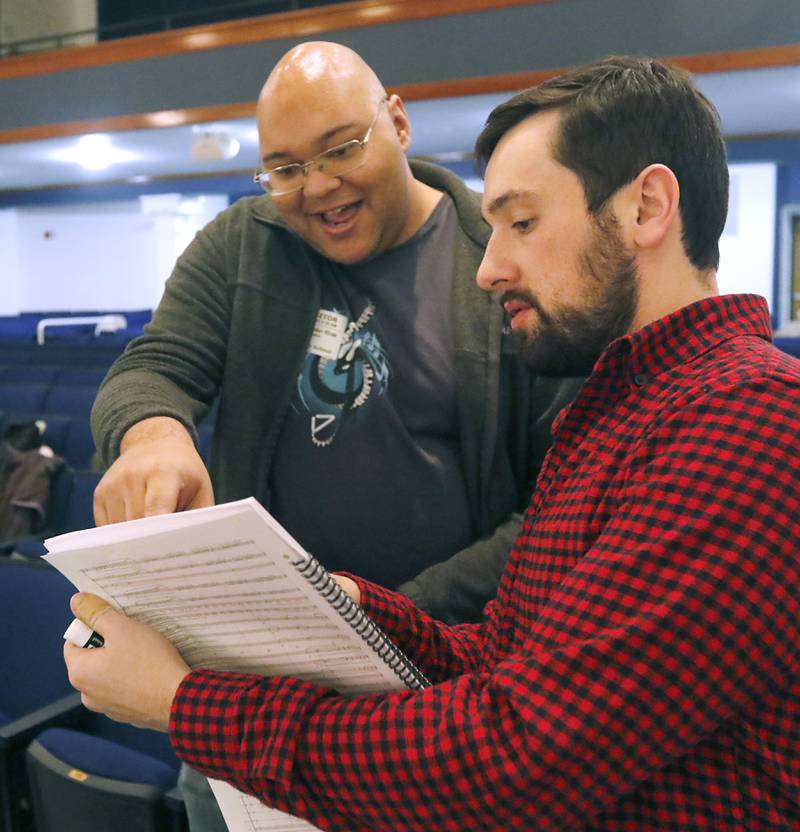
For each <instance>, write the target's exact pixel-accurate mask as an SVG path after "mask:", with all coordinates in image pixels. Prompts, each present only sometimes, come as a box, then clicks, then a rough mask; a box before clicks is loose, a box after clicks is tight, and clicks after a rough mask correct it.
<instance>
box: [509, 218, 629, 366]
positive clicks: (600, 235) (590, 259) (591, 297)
mask: <svg viewBox="0 0 800 832" xmlns="http://www.w3.org/2000/svg"><path fill="white" fill-rule="evenodd" d="M578 273H579V274H580V275H582V276H585V277H586V278H588V279H587V281H586V297H587V301H586V303H585V304H584V305H583V306H582V307H576V306H573V307H561V308H556V309H551V310H550V311H549V312H548V311H546V310H545V309H543V308H542V306H541V304H540V303H539V301H538V300H537V298H536V297H534V296H533V295H532V294H529V293H528V292H527V291H524V290H512V291H509V292H506V293H504V294H503V296H502V298H501V302H502V303H506V302H507V301H511V300H521V301H524V302H525V303H527V304H528V305H530V306H531V308H532V309H533V310H535V312H536V315H537V316H538V318H539V325H538V327H537V328H536V331H535V332H525V331H522V330H515V331H513V332H512V335H513V337H514V338H515V340H516V344H517V351H518V354H519V355H520V357H521V359H522V360H523V361H524V362H525V364H527V365H528V366H529V367H530V368H531V370H533V371H534V372H535V373H536V374H537V375H540V376H546V377H550V378H558V377H566V376H586V375H589V373H590V372H591V371H592V368H593V367H594V365H595V364H596V363H597V359H598V358H599V357H600V355H601V354H602V353H603V351H604V350H605V348H606V347H607V346H608V345H609V344H610V343H611V342H612V341H614V340H615V339H616V338H619V337H620V336H622V335H625V334H626V333H627V332H628V331H629V329H630V325H631V323H632V321H633V316H634V313H635V311H636V305H637V302H638V298H639V284H638V279H637V278H638V275H637V271H636V263H635V260H634V258H633V256H632V255H631V254H629V252H628V251H627V249H626V248H625V245H624V243H623V242H622V239H621V237H620V235H619V230H618V223H617V220H616V218H615V217H614V215H613V214H611V213H610V212H601V213H600V214H598V216H597V217H595V218H594V220H593V228H592V237H591V240H590V241H589V244H588V245H587V246H586V247H585V248H584V250H583V251H582V252H581V253H580V254H579V255H578Z"/></svg>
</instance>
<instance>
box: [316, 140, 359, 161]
mask: <svg viewBox="0 0 800 832" xmlns="http://www.w3.org/2000/svg"><path fill="white" fill-rule="evenodd" d="M357 147H358V142H357V141H352V142H345V143H344V144H338V145H336V147H332V148H331V149H330V150H326V151H325V153H323V154H322V155H323V156H324V157H325V158H326V159H331V160H334V161H336V160H339V159H346V158H347V157H348V156H352V155H353V153H354V152H355V150H356V148H357Z"/></svg>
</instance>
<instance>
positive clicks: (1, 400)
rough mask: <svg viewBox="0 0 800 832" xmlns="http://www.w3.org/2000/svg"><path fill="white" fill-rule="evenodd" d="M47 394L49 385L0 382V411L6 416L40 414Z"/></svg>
mask: <svg viewBox="0 0 800 832" xmlns="http://www.w3.org/2000/svg"><path fill="white" fill-rule="evenodd" d="M49 392H50V385H49V384H33V383H28V382H23V381H18V382H13V381H7V382H6V381H4V382H0V410H5V411H6V413H7V414H12V413H20V412H23V413H31V412H34V413H36V412H42V411H43V410H44V404H45V400H46V399H47V394H48V393H49Z"/></svg>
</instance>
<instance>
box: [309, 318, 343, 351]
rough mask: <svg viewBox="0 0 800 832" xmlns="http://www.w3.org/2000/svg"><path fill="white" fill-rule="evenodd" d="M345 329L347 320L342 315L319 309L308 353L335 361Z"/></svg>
mask: <svg viewBox="0 0 800 832" xmlns="http://www.w3.org/2000/svg"><path fill="white" fill-rule="evenodd" d="M346 328H347V318H346V317H345V316H344V315H341V314H340V313H339V312H332V311H331V310H330V309H320V310H319V312H317V320H316V321H315V322H314V331H313V333H312V334H311V341H310V342H309V344H308V351H309V352H310V353H311V354H312V355H318V356H320V358H332V359H334V360H335V359H337V358H338V357H339V349H340V347H341V346H342V341H343V340H344V331H345V329H346Z"/></svg>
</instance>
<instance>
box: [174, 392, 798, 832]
mask: <svg viewBox="0 0 800 832" xmlns="http://www.w3.org/2000/svg"><path fill="white" fill-rule="evenodd" d="M799 405H800V396H799V395H798V388H797V387H796V386H791V385H785V384H782V383H781V382H780V380H775V379H771V380H767V381H763V382H759V383H752V384H750V385H745V386H744V387H741V386H740V387H738V388H737V389H736V390H735V391H733V392H732V391H731V390H725V389H723V390H718V391H712V392H711V393H710V394H709V395H707V396H702V397H700V398H698V399H697V400H696V401H693V402H688V403H686V406H685V407H682V408H681V409H679V410H678V411H677V413H676V414H674V415H673V416H672V417H670V418H667V419H665V420H663V421H661V422H660V423H659V424H658V425H657V426H656V427H655V429H654V430H653V431H651V432H650V433H649V434H648V436H647V437H646V439H645V440H644V441H642V442H639V443H637V444H636V446H635V447H633V448H629V457H628V459H626V461H625V465H624V466H623V471H624V473H623V475H621V476H619V477H618V478H617V480H616V481H615V483H614V484H612V485H611V486H609V488H608V489H607V490H606V491H605V492H604V497H603V499H606V500H608V501H609V502H612V503H613V509H612V508H610V506H609V505H607V504H605V503H604V502H602V500H600V501H599V502H598V501H595V502H596V505H595V506H594V509H593V512H594V511H596V512H597V517H598V523H600V528H599V529H598V531H597V533H596V535H595V537H594V539H593V541H592V542H591V544H590V545H589V546H587V548H586V550H585V552H584V553H583V555H582V556H581V557H580V558H579V559H578V560H577V561H576V562H574V563H570V564H569V565H568V566H567V567H566V568H565V569H564V570H563V574H562V575H561V576H560V577H559V578H558V579H557V581H555V583H554V585H555V588H554V589H553V590H552V591H548V593H546V595H544V594H542V593H541V592H539V589H537V587H540V586H541V584H542V583H543V582H544V583H547V581H548V580H550V578H549V577H548V575H547V574H546V571H545V572H543V571H542V569H544V567H542V566H541V564H539V563H538V562H537V560H536V550H537V547H541V546H542V545H543V544H544V543H545V542H546V540H547V523H548V522H549V521H548V516H547V511H548V507H549V506H550V505H552V504H558V497H557V495H555V496H554V495H553V494H552V493H551V494H550V495H549V496H548V497H542V500H543V504H541V509H542V514H541V515H539V514H538V513H537V514H532V513H529V515H528V517H527V519H526V522H525V524H524V526H523V530H522V533H521V536H520V538H519V540H518V542H517V546H516V548H515V550H514V551H513V552H512V556H511V558H510V560H509V567H508V569H507V572H506V575H505V577H504V581H503V583H502V584H501V587H500V591H499V593H498V598H497V602H496V607H495V608H494V610H493V611H492V615H491V616H490V619H489V621H488V623H487V624H486V625H484V628H483V629H482V630H470V631H465V633H464V638H465V640H467V641H469V640H473V641H474V642H476V643H475V644H474V646H473V647H472V648H470V649H466V648H464V647H463V646H460V645H458V641H457V640H456V641H455V642H453V641H452V640H450V641H449V640H448V637H447V635H446V632H445V631H441V632H439V631H438V628H437V627H436V626H435V625H432V624H430V623H429V622H425V621H424V620H422V619H419V618H418V617H416V616H414V615H413V614H412V613H410V612H409V611H408V610H404V609H403V608H402V607H397V608H394V607H392V604H394V602H393V601H392V599H391V597H390V596H388V595H386V596H384V597H383V599H381V598H380V597H375V598H373V597H372V594H371V590H370V591H369V592H368V595H369V596H370V597H369V601H368V606H369V607H370V612H372V613H373V614H375V615H376V617H378V618H379V619H380V623H381V624H382V625H384V626H386V629H387V630H389V631H390V632H391V634H392V635H396V634H397V635H401V636H402V639H403V642H404V645H405V646H406V647H407V648H408V647H413V648H414V650H413V651H412V652H413V653H414V655H415V657H419V658H420V659H421V663H422V664H423V666H424V667H425V668H426V669H427V670H430V669H431V665H432V664H435V663H436V662H437V661H438V660H440V659H441V661H442V662H443V664H444V665H445V666H446V667H447V671H446V672H443V673H440V674H439V675H438V678H439V679H440V680H442V679H444V678H445V677H446V676H447V675H448V672H449V673H453V672H454V673H456V674H459V675H454V676H452V677H451V678H449V679H447V680H446V681H439V683H438V684H436V685H434V686H432V687H430V688H428V689H426V690H424V691H421V692H411V691H403V692H395V693H390V694H385V695H382V696H360V697H353V698H344V697H340V696H338V695H336V694H335V693H333V692H331V691H329V690H325V689H323V688H319V687H315V686H313V685H310V684H308V683H304V682H300V681H298V680H295V679H282V678H273V679H263V678H258V677H253V676H238V675H233V674H222V673H212V672H203V671H200V672H194V673H191V674H189V676H187V677H186V679H185V680H184V682H183V683H182V685H181V687H180V688H179V691H178V694H177V696H176V698H175V701H174V703H173V712H172V721H171V736H172V740H173V743H174V744H175V746H176V748H177V750H178V753H179V754H180V755H181V756H182V757H183V758H184V759H185V760H186V761H187V762H189V763H190V764H191V765H193V766H195V767H197V768H199V769H200V770H201V771H203V772H204V773H207V774H209V775H211V776H215V777H220V778H222V779H225V780H228V781H229V782H231V783H232V784H233V785H234V786H236V787H237V788H240V789H243V790H245V791H248V792H250V793H253V794H256V795H258V796H259V797H260V798H262V799H263V800H265V802H267V803H269V804H270V805H274V806H276V807H277V808H280V809H284V810H287V811H290V812H292V813H294V814H298V815H301V816H304V817H307V818H308V819H309V820H311V821H312V822H313V823H315V824H317V825H318V826H320V827H321V828H323V829H333V830H336V829H339V830H342V829H347V830H351V831H353V830H372V831H373V832H374V830H392V832H401V830H420V832H422V830H425V831H426V832H428V831H429V830H431V829H436V830H441V831H442V832H446V830H465V829H475V830H477V829H487V830H488V829H537V830H564V829H582V828H585V827H587V828H588V827H590V826H591V827H592V828H602V829H612V828H613V829H618V828H619V829H622V828H645V827H644V826H642V825H638V826H637V824H636V823H635V822H633V820H631V818H633V819H634V820H635V818H636V817H637V812H641V811H643V809H642V807H643V806H644V807H649V808H651V809H652V807H653V806H657V807H659V811H661V810H662V809H663V811H666V812H667V814H668V817H669V818H670V819H672V820H675V819H676V818H677V819H680V818H683V819H684V825H683V826H681V823H680V822H678V821H676V823H677V825H675V824H673V825H672V826H670V827H669V828H701V827H699V826H695V825H694V820H696V819H697V818H698V817H700V816H701V815H703V813H706V816H707V817H710V816H711V815H713V813H714V811H715V807H717V806H721V807H722V810H723V811H726V812H729V811H731V809H729V808H728V807H729V805H730V804H729V801H734V800H735V799H737V794H738V793H737V789H739V788H740V786H739V784H732V783H731V782H729V781H728V782H721V781H715V780H714V779H713V775H714V774H715V773H717V772H718V771H720V770H723V769H724V765H725V764H726V763H725V761H726V760H727V759H728V757H729V756H730V755H736V754H737V747H739V748H741V749H742V751H741V753H746V754H756V753H760V752H761V751H762V750H764V749H766V751H765V752H764V753H765V755H766V756H767V758H768V759H769V761H770V763H769V765H771V766H773V768H774V772H775V777H776V778H777V779H781V778H783V779H784V780H785V782H786V783H791V782H794V783H795V788H796V784H798V783H800V769H799V768H798V757H797V743H798V742H799V741H800V736H798V728H797V725H798V713H797V702H798V701H800V699H799V698H798V697H797V693H798V683H797V679H798V674H800V631H799V625H798V622H800V600H799V598H798V591H797V590H798V586H800V574H799V572H800V561H799V559H798V557H797V536H796V524H797V518H798V517H800V500H799V499H798V489H797V475H796V464H797V463H796V461H797V459H798V455H799V454H800V448H799V447H798V436H797V413H798V412H799V411H798V406H799ZM606 463H608V460H606ZM617 467H618V466H617ZM561 474H562V472H559V476H561ZM556 479H558V478H556ZM548 487H550V488H551V490H552V489H555V488H556V482H555V481H553V482H551V483H549V484H548ZM586 487H588V489H589V492H591V489H592V487H593V486H592V485H591V483H590V484H589V485H588V486H586ZM584 492H585V487H584ZM582 493H583V492H582ZM581 508H582V507H581V506H580V505H578V506H576V507H575V508H574V511H576V512H579V511H580V510H581ZM593 516H594V515H593ZM557 567H558V564H556V565H555V568H556V569H557ZM546 568H547V569H552V568H553V564H551V563H549V564H548V565H547V567H546ZM383 604H385V605H386V608H385V609H383V608H382V605H383ZM520 621H523V622H525V626H524V627H520V626H519V622H520ZM414 627H418V628H419V629H418V631H414ZM403 630H405V631H406V632H405V634H403V632H402V631H403ZM479 642H480V643H479ZM443 645H446V646H443ZM437 651H438V652H437ZM456 656H461V658H462V659H463V658H464V657H465V656H469V660H467V661H459V660H456V659H455V658H454V657H456ZM478 656H480V657H481V658H480V659H478V660H477V663H476V657H478ZM448 663H449V664H448ZM459 666H461V667H467V666H471V668H472V669H471V670H470V672H468V673H459V670H458V668H459ZM790 690H794V692H795V696H794V698H792V697H789V698H788V699H787V698H786V692H787V691H790ZM781 692H782V693H781ZM780 695H783V697H784V699H783V700H780V698H779V697H780ZM776 697H778V698H777V699H776ZM776 701H782V702H783V703H784V704H783V705H782V706H781V707H776V706H775V704H776ZM792 701H793V702H794V711H792V708H791V706H790V705H789V704H786V703H787V702H792ZM731 725H734V726H735V727H734V728H732V727H731ZM748 732H749V734H748ZM743 735H746V736H745V738H744V740H742V736H743ZM737 743H743V744H742V745H739V746H737ZM745 748H746V749H747V751H746V752H745V751H744V749H745ZM709 778H710V779H709ZM745 788H746V786H745ZM634 792H636V793H637V794H638V798H637V799H638V800H639V801H644V802H639V803H638V804H636V805H635V806H633V808H631V806H630V805H628V803H627V801H633V800H634ZM762 800H763V795H762ZM670 801H672V802H670ZM673 804H674V805H673ZM626 806H627V808H628V809H629V814H628V815H627V818H628V821H629V823H632V824H633V825H627V826H625V825H623V823H622V821H620V822H619V825H614V824H613V822H612V819H613V817H614V816H615V813H620V814H619V817H621V816H622V815H623V814H624V812H625V809H626ZM664 807H667V808H664ZM670 807H671V808H670ZM670 811H673V812H674V814H671V815H670V814H669V812H670ZM794 811H795V812H796V811H798V808H797V807H796V806H795V808H794ZM603 818H605V822H604V823H601V819H603ZM594 824H598V825H597V826H594ZM647 828H650V827H647ZM665 828H666V827H665ZM702 828H714V826H713V824H711V825H708V826H705V827H702ZM717 828H719V827H717ZM731 828H733V827H731ZM748 828H749V829H754V828H763V829H771V828H778V827H776V826H770V825H769V824H768V823H765V824H764V825H763V826H751V827H748ZM787 828H788V827H787Z"/></svg>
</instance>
